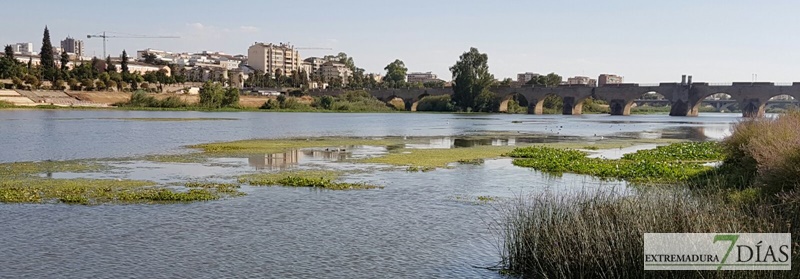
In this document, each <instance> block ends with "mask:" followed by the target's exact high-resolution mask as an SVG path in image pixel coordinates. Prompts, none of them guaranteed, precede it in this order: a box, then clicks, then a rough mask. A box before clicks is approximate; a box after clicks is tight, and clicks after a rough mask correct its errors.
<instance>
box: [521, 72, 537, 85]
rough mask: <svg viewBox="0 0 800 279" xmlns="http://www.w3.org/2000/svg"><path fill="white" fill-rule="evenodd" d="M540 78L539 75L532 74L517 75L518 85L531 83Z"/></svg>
mask: <svg viewBox="0 0 800 279" xmlns="http://www.w3.org/2000/svg"><path fill="white" fill-rule="evenodd" d="M538 76H539V74H537V73H531V72H526V73H519V74H517V83H519V84H526V83H528V82H529V81H531V80H532V79H533V78H535V77H538Z"/></svg>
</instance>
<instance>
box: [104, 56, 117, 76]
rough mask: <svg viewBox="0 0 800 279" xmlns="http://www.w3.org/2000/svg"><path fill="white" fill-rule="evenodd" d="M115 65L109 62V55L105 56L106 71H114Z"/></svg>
mask: <svg viewBox="0 0 800 279" xmlns="http://www.w3.org/2000/svg"><path fill="white" fill-rule="evenodd" d="M116 72H117V66H114V63H111V55H109V56H107V57H106V73H116Z"/></svg>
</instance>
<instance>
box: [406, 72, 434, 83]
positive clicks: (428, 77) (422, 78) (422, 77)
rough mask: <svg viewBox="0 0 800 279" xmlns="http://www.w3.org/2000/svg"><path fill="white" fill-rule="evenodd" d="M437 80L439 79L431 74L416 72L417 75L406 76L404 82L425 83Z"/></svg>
mask: <svg viewBox="0 0 800 279" xmlns="http://www.w3.org/2000/svg"><path fill="white" fill-rule="evenodd" d="M438 80H439V78H438V77H436V74H434V73H432V72H426V73H420V72H417V73H408V74H406V81H407V82H408V83H426V82H432V81H438Z"/></svg>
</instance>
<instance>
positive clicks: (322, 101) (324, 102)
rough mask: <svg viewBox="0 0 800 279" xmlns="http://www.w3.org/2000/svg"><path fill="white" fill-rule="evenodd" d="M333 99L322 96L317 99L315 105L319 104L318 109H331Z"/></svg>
mask: <svg viewBox="0 0 800 279" xmlns="http://www.w3.org/2000/svg"><path fill="white" fill-rule="evenodd" d="M333 101H334V100H333V97H331V96H322V97H319V98H318V99H317V103H318V104H319V105H318V107H320V108H322V109H331V108H332V106H333Z"/></svg>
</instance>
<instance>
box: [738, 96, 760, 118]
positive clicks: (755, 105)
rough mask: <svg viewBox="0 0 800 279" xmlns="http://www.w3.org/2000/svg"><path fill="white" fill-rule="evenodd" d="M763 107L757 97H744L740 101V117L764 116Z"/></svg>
mask: <svg viewBox="0 0 800 279" xmlns="http://www.w3.org/2000/svg"><path fill="white" fill-rule="evenodd" d="M765 107H766V106H765V105H764V104H762V103H761V100H759V99H745V100H744V101H743V102H742V117H764V112H765V111H766V109H765Z"/></svg>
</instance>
